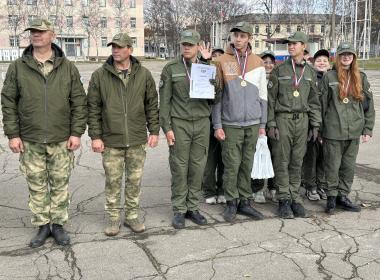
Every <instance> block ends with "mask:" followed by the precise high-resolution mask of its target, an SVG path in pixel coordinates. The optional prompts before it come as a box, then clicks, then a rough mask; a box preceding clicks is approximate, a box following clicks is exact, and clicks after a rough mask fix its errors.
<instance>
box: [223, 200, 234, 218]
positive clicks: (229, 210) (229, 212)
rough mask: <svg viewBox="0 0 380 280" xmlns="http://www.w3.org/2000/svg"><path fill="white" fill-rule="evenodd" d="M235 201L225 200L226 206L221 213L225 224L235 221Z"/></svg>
mask: <svg viewBox="0 0 380 280" xmlns="http://www.w3.org/2000/svg"><path fill="white" fill-rule="evenodd" d="M236 211H237V201H236V199H233V200H227V206H226V208H225V209H224V212H223V218H224V220H225V221H226V222H229V223H231V222H233V221H234V220H235V219H236Z"/></svg>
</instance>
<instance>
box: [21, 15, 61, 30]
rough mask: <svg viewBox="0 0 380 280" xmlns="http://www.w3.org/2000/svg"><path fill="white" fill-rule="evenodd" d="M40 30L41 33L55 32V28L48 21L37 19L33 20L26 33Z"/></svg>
mask: <svg viewBox="0 0 380 280" xmlns="http://www.w3.org/2000/svg"><path fill="white" fill-rule="evenodd" d="M28 30H39V31H52V32H54V26H53V25H52V24H51V23H50V22H49V21H47V20H46V19H41V18H37V19H34V20H32V22H31V23H30V26H29V27H28V28H26V29H25V30H24V31H28Z"/></svg>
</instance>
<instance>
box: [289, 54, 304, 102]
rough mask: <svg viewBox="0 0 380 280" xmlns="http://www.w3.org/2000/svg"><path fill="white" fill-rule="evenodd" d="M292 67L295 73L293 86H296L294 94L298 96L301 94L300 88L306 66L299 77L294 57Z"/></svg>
mask: <svg viewBox="0 0 380 280" xmlns="http://www.w3.org/2000/svg"><path fill="white" fill-rule="evenodd" d="M292 67H293V73H294V77H293V87H294V91H293V96H294V97H296V98H297V97H299V96H300V92H299V88H300V83H301V80H302V77H303V74H304V73H305V66H303V67H302V71H301V75H300V77H299V78H298V77H297V73H296V65H295V63H294V60H293V59H292Z"/></svg>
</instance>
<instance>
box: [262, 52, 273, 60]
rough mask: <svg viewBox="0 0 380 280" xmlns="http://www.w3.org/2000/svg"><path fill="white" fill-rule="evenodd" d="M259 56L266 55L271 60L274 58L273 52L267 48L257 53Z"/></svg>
mask: <svg viewBox="0 0 380 280" xmlns="http://www.w3.org/2000/svg"><path fill="white" fill-rule="evenodd" d="M259 56H260V57H261V58H264V57H266V56H270V57H271V58H272V59H273V60H276V56H275V55H274V52H272V51H269V50H267V51H263V52H262V53H261V54H259Z"/></svg>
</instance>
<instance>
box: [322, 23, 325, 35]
mask: <svg viewBox="0 0 380 280" xmlns="http://www.w3.org/2000/svg"><path fill="white" fill-rule="evenodd" d="M321 33H325V26H324V25H321Z"/></svg>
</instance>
